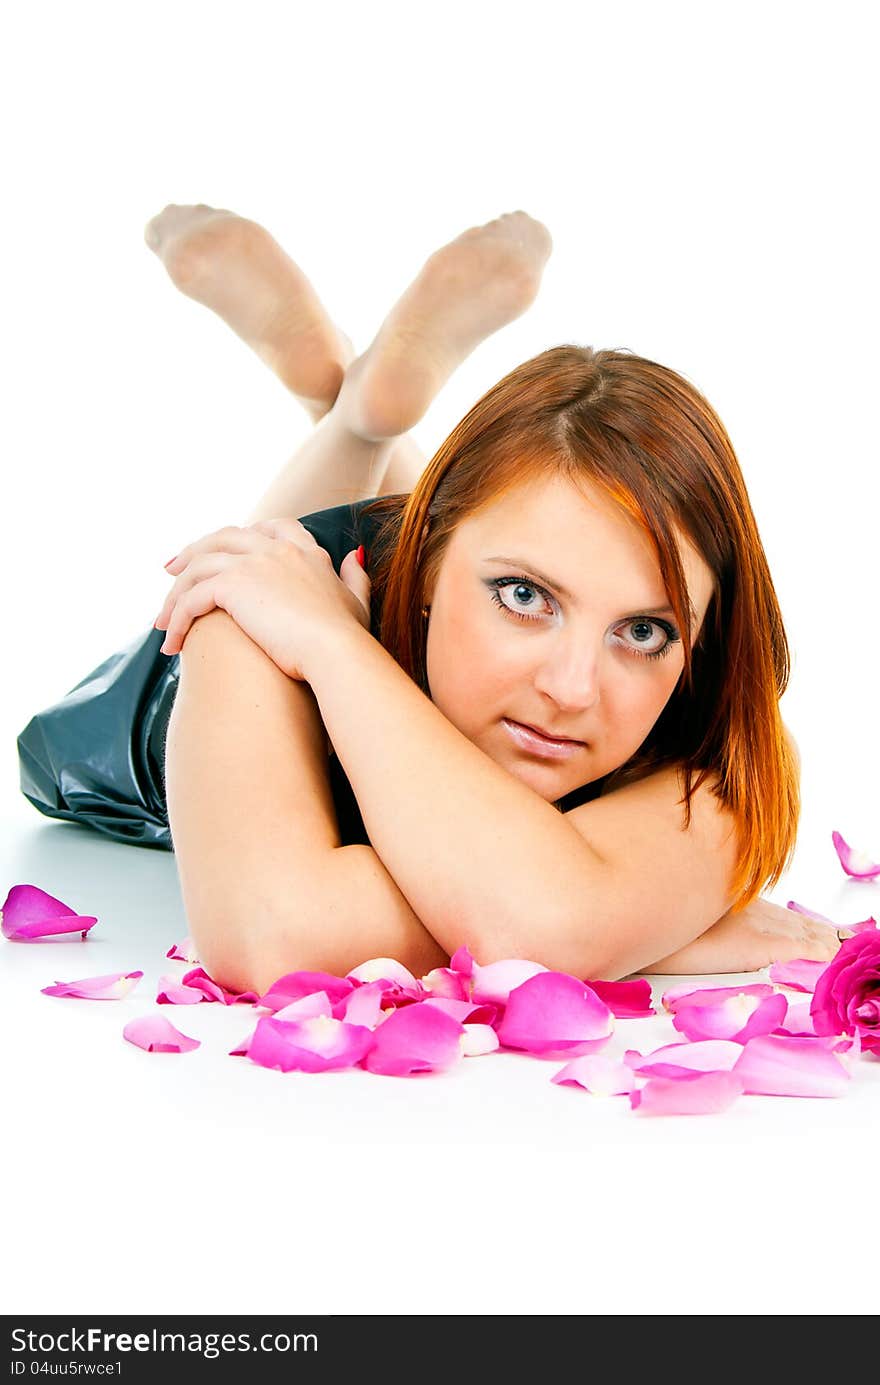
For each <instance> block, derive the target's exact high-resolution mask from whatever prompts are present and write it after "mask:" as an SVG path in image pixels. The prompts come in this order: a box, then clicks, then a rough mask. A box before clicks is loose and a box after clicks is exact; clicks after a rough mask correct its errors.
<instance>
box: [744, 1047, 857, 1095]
mask: <svg viewBox="0 0 880 1385" xmlns="http://www.w3.org/2000/svg"><path fill="white" fill-rule="evenodd" d="M733 1071H734V1074H735V1075H736V1076H737V1077H739V1078H740V1080H741V1082H742V1084H743V1090H744V1091H746V1092H748V1093H749V1094H751V1095H754V1096H842V1095H843V1093H844V1091H845V1090H846V1084H847V1082H849V1080H850V1077H849V1073H848V1072H847V1070H846V1068H845V1067H844V1065H843V1063H842V1062H841V1061H840V1059H839V1058H838V1057H837V1056H836V1055H835V1054H834V1053H832V1052H831V1051H830V1049H828V1048H826V1047H825V1046H824V1045H823V1044H821V1043H817V1041H816V1040H815V1039H804V1038H795V1037H793V1036H791V1035H787V1034H760V1035H758V1037H757V1038H754V1039H750V1040H749V1042H748V1043H747V1044H746V1045H745V1047H744V1048H743V1051H742V1054H741V1056H740V1058H739V1060H738V1061H737V1064H736V1067H735V1068H734V1069H733Z"/></svg>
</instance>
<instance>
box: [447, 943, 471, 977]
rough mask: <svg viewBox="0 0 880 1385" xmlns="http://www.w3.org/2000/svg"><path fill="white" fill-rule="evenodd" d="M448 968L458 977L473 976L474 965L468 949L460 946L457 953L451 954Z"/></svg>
mask: <svg viewBox="0 0 880 1385" xmlns="http://www.w3.org/2000/svg"><path fill="white" fill-rule="evenodd" d="M449 966H450V969H451V970H452V971H457V972H458V973H459V975H460V976H465V977H471V976H473V974H474V967H475V966H476V963H475V961H474V959H473V957H472V956H471V954H470V952H469V951H468V949H467V948H466V947H465V946H464V945H462V946H461V947H460V948H458V949H457V951H455V952H453V954H452V956H451V957H450V959H449Z"/></svg>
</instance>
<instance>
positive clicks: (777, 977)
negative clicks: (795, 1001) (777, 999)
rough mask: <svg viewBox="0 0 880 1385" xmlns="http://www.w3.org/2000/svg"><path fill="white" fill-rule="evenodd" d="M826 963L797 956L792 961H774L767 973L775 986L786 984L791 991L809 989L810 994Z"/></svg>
mask: <svg viewBox="0 0 880 1385" xmlns="http://www.w3.org/2000/svg"><path fill="white" fill-rule="evenodd" d="M827 965H828V963H827V962H813V961H811V960H810V958H808V957H797V958H795V959H794V961H792V962H774V963H773V965H772V966H771V968H770V970H769V971H768V973H767V975H768V976H769V977H770V980H771V981H775V982H776V985H777V986H788V987H789V988H790V989H791V990H793V991H809V992H810V993H811V994H812V992H813V991H814V990H815V987H816V982H817V981H818V980H819V977H820V976H821V975H822V972H823V971H824V970H825V968H826V967H827Z"/></svg>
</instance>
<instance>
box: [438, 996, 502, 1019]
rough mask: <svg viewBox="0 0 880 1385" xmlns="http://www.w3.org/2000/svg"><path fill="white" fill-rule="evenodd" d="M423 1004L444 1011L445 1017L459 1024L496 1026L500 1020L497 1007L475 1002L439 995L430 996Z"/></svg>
mask: <svg viewBox="0 0 880 1385" xmlns="http://www.w3.org/2000/svg"><path fill="white" fill-rule="evenodd" d="M422 1004H423V1005H432V1006H434V1007H435V1009H437V1010H442V1011H443V1013H444V1014H445V1015H451V1016H452V1018H453V1019H454V1020H458V1022H459V1024H467V1023H468V1022H470V1023H471V1024H494V1023H495V1021H496V1020H497V1018H498V1007H497V1006H496V1005H478V1004H476V1003H475V1002H474V1001H473V1000H449V999H447V998H446V996H442V995H438V996H429V997H428V999H427V1000H423V1001H422Z"/></svg>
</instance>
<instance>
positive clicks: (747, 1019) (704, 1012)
mask: <svg viewBox="0 0 880 1385" xmlns="http://www.w3.org/2000/svg"><path fill="white" fill-rule="evenodd" d="M787 1010H788V1001H787V1000H786V998H785V996H784V995H782V994H780V993H778V992H776V993H774V994H772V995H768V996H765V997H764V998H763V999H761V998H759V997H758V996H755V995H742V994H740V995H731V996H728V997H727V998H726V999H725V1000H722V1001H719V1002H718V1003H716V1004H711V1003H710V1004H703V1003H702V1002H698V1003H694V1004H690V1003H688V1001H687V1000H685V999H682V1000H680V1001H679V1002H678V1004H677V1006H676V1009H675V1013H674V1015H673V1016H672V1023H673V1025H674V1027H675V1028H676V1029H677V1030H678V1032H679V1033H680V1034H683V1035H684V1037H685V1038H686V1039H691V1040H699V1039H735V1040H736V1041H737V1042H738V1043H741V1044H742V1043H745V1042H746V1041H747V1040H748V1039H751V1038H753V1037H754V1036H755V1035H756V1034H770V1033H772V1031H773V1030H774V1029H778V1027H779V1026H780V1025H781V1024H782V1023H783V1022H784V1020H785V1015H786V1011H787Z"/></svg>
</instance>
